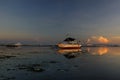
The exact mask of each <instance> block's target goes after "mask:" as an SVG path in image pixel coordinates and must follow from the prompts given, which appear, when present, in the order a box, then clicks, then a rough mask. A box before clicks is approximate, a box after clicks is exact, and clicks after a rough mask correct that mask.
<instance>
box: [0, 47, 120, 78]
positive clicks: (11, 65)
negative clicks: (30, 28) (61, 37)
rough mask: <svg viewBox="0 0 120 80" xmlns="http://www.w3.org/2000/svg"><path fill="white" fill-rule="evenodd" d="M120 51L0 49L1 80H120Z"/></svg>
mask: <svg viewBox="0 0 120 80" xmlns="http://www.w3.org/2000/svg"><path fill="white" fill-rule="evenodd" d="M119 69H120V47H83V48H81V49H69V50H67V49H56V48H51V47H18V48H7V47H0V80H67V79H69V80H120V76H119V74H120V70H119Z"/></svg>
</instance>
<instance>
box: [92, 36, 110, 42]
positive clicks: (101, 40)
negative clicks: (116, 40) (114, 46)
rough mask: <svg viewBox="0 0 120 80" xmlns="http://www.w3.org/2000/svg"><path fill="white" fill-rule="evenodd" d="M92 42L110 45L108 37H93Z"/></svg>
mask: <svg viewBox="0 0 120 80" xmlns="http://www.w3.org/2000/svg"><path fill="white" fill-rule="evenodd" d="M90 40H91V42H95V43H96V42H97V43H98V42H99V43H108V42H109V40H108V39H107V38H106V37H103V36H92V37H91V39H90Z"/></svg>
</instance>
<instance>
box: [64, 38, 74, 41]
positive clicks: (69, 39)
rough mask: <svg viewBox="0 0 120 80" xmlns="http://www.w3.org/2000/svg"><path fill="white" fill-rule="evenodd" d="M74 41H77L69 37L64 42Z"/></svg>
mask: <svg viewBox="0 0 120 80" xmlns="http://www.w3.org/2000/svg"><path fill="white" fill-rule="evenodd" d="M74 40H75V39H74V38H71V37H68V38H66V39H65V40H64V41H74Z"/></svg>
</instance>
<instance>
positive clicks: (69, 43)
mask: <svg viewBox="0 0 120 80" xmlns="http://www.w3.org/2000/svg"><path fill="white" fill-rule="evenodd" d="M57 46H58V47H59V48H61V49H79V48H81V44H80V43H79V41H77V40H76V39H75V38H71V37H68V38H66V39H65V40H64V41H62V42H61V43H58V44H57Z"/></svg>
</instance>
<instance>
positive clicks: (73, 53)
mask: <svg viewBox="0 0 120 80" xmlns="http://www.w3.org/2000/svg"><path fill="white" fill-rule="evenodd" d="M108 51H109V48H108V47H95V48H93V47H87V48H81V49H59V50H58V53H59V54H63V55H64V56H65V57H66V58H75V57H77V56H79V55H80V54H82V55H85V54H89V55H99V56H102V55H105V54H107V53H108Z"/></svg>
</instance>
